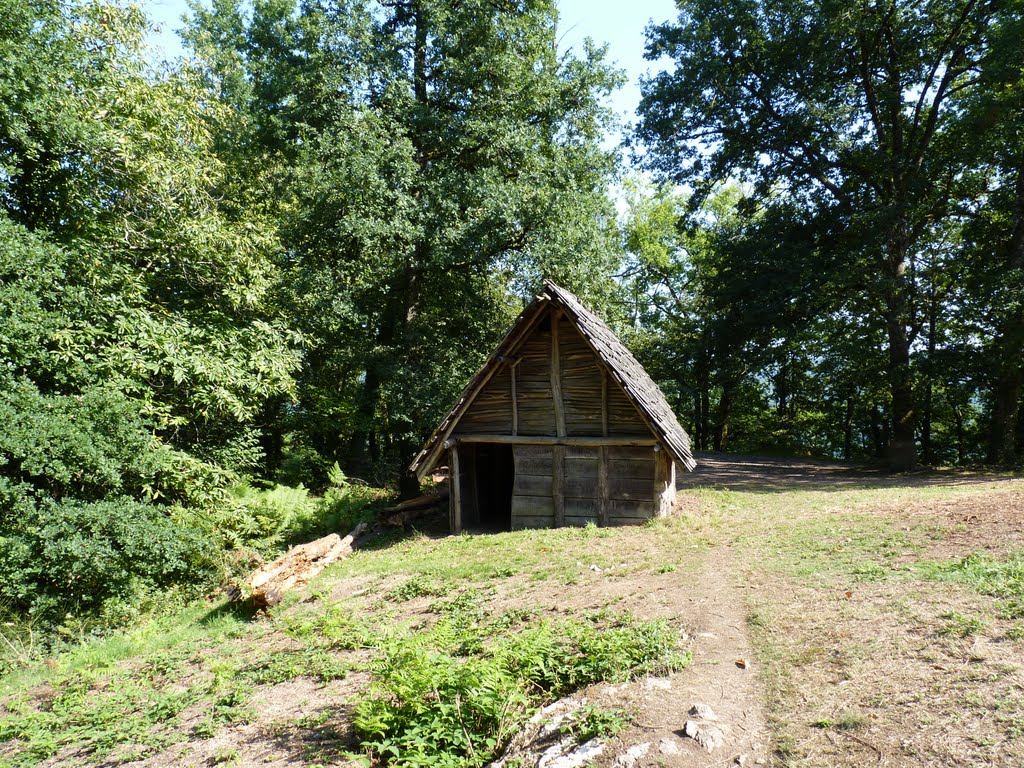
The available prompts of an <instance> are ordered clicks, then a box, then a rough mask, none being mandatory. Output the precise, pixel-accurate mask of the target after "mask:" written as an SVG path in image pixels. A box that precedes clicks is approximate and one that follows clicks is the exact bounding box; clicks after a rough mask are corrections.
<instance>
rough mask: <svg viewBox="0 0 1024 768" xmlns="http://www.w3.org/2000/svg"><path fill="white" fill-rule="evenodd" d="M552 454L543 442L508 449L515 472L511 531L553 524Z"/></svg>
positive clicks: (552, 451) (550, 448) (546, 526)
mask: <svg viewBox="0 0 1024 768" xmlns="http://www.w3.org/2000/svg"><path fill="white" fill-rule="evenodd" d="M553 455H554V450H553V448H552V447H551V446H547V445H517V446H515V447H514V448H513V449H512V457H513V461H514V462H515V471H516V476H515V483H514V485H513V486H512V530H517V529H520V528H551V527H553V526H554V524H555V500H554V496H553V495H552V483H553V477H552V476H553V472H552V457H553Z"/></svg>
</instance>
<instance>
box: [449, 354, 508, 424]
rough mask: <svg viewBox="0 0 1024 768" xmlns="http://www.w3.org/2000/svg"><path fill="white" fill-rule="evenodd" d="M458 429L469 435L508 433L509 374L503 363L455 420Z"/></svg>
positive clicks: (506, 366) (506, 365)
mask: <svg viewBox="0 0 1024 768" xmlns="http://www.w3.org/2000/svg"><path fill="white" fill-rule="evenodd" d="M458 431H459V432H463V433H465V434H469V435H511V434H512V377H511V374H510V372H509V366H508V364H507V363H503V364H502V366H501V368H499V369H498V370H497V371H495V372H494V376H492V377H491V380H490V381H489V382H487V386H485V387H484V388H483V389H482V390H480V394H478V395H477V396H476V399H475V400H474V401H473V402H472V404H471V405H470V406H469V409H468V410H467V411H466V412H465V413H464V414H463V415H462V418H461V419H460V420H459V426H458Z"/></svg>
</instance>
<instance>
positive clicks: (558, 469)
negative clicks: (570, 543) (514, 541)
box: [551, 309, 565, 528]
mask: <svg viewBox="0 0 1024 768" xmlns="http://www.w3.org/2000/svg"><path fill="white" fill-rule="evenodd" d="M561 322H562V312H561V310H557V309H556V310H554V311H553V312H552V313H551V399H552V401H553V402H554V404H555V433H556V434H557V435H558V436H559V437H565V406H564V404H563V402H562V353H561V350H560V349H559V344H558V326H559V324H560V323H561ZM564 476H565V446H564V445H554V446H552V447H551V497H552V499H553V501H554V503H555V527H556V528H561V527H562V526H564V525H565V493H564V487H565V478H564Z"/></svg>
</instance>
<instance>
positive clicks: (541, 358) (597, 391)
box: [457, 318, 650, 437]
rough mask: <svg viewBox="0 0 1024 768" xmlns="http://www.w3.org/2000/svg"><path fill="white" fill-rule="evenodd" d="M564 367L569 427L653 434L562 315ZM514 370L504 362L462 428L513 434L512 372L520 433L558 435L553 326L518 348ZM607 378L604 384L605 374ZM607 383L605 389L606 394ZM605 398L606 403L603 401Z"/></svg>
mask: <svg viewBox="0 0 1024 768" xmlns="http://www.w3.org/2000/svg"><path fill="white" fill-rule="evenodd" d="M558 337H559V339H558V351H559V357H558V359H559V368H560V375H561V383H562V387H561V389H562V402H563V410H564V413H565V431H566V434H568V435H577V436H590V437H596V436H600V435H602V434H604V433H605V417H604V416H603V415H602V408H603V407H604V408H606V409H607V411H606V412H607V417H606V418H607V433H608V434H609V435H623V436H634V435H635V436H642V435H648V434H650V430H649V429H648V427H647V425H646V424H645V423H644V420H643V419H642V418H641V416H640V414H639V412H638V411H637V410H636V408H635V407H634V406H633V404H632V403H631V402H630V401H629V398H627V397H626V395H625V393H623V392H622V390H621V389H620V388H619V385H618V384H617V383H616V382H615V381H614V380H612V379H611V377H610V376H609V375H608V374H607V373H605V372H604V369H603V366H601V364H600V362H599V361H598V359H597V356H596V355H595V354H594V353H593V352H592V351H591V349H590V347H589V346H588V345H587V342H586V340H585V339H584V338H583V336H582V335H581V334H580V332H579V331H578V330H576V327H575V326H574V325H573V324H572V323H571V322H570V321H569V320H567V319H565V318H562V319H561V320H560V321H559V326H558ZM513 357H514V358H516V359H517V360H518V361H519V362H518V364H517V365H516V368H515V369H514V374H513V369H512V367H511V366H510V365H509V363H507V362H506V363H503V364H502V365H501V367H500V368H499V369H498V370H497V371H496V372H495V373H494V375H493V376H492V377H491V380H490V381H489V382H488V383H487V385H486V386H485V387H484V388H483V389H482V390H481V391H480V393H479V394H478V395H477V396H476V398H475V399H474V400H473V403H472V404H471V405H470V406H469V408H468V409H467V410H466V413H464V414H463V415H462V418H461V419H460V420H459V425H458V428H457V431H458V432H459V433H462V434H469V435H511V434H513V416H512V410H513V409H512V389H513V387H512V376H513V375H514V376H515V379H516V380H515V391H516V406H517V407H516V411H517V413H516V419H515V421H516V429H515V430H514V431H515V432H516V433H517V434H520V435H555V434H556V433H557V430H556V425H555V404H554V399H553V398H552V395H551V331H550V329H549V328H545V327H544V326H540V327H538V328H537V329H535V330H534V331H533V332H532V333H531V334H530V335H529V336H528V337H527V338H526V339H525V340H524V341H523V343H522V344H521V345H520V346H519V348H518V349H516V351H515V353H514V355H513ZM603 377H604V378H605V379H606V380H605V382H604V384H603V385H602V378H603ZM602 388H603V390H604V391H603V394H602ZM602 398H603V399H604V406H602Z"/></svg>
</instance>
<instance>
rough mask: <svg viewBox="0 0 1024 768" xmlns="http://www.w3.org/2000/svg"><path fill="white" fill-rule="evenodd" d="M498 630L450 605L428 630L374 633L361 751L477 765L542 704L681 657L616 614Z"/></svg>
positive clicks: (683, 660) (596, 724)
mask: <svg viewBox="0 0 1024 768" xmlns="http://www.w3.org/2000/svg"><path fill="white" fill-rule="evenodd" d="M504 628H505V627H504V624H503V620H502V619H501V618H498V619H491V618H485V617H481V616H479V615H478V614H477V615H474V614H473V613H470V614H469V615H466V614H464V613H462V612H451V613H448V614H444V615H442V617H441V618H439V620H438V621H437V622H436V623H435V624H434V625H433V627H431V629H430V630H429V631H426V632H410V633H403V634H401V635H398V636H393V637H388V638H385V639H383V640H382V641H381V644H380V651H381V653H380V656H379V657H378V659H377V660H376V661H375V662H374V664H373V667H372V668H373V673H374V682H373V684H372V685H371V687H370V690H369V692H368V693H367V694H366V695H364V696H363V697H362V698H361V699H360V700H359V701H358V702H357V704H356V707H355V715H354V718H353V722H354V725H355V728H356V733H357V734H358V736H359V738H360V746H361V748H362V749H363V750H364V751H365V752H366V754H368V755H369V756H370V757H371V758H374V759H376V760H379V761H382V762H387V763H388V764H389V765H394V766H437V767H439V768H469V767H470V766H478V765H484V764H486V763H489V762H490V761H492V760H493V759H495V758H496V757H498V756H499V755H500V754H501V752H502V750H503V748H504V746H505V745H506V743H507V742H508V740H509V738H510V737H511V736H512V735H513V734H514V733H516V732H517V731H519V730H520V729H521V728H522V726H523V725H524V724H525V722H526V721H527V720H528V719H529V717H530V716H531V715H532V714H533V712H534V711H535V710H536V709H537V708H538V707H540V706H543V705H544V704H545V703H548V702H550V701H552V700H555V699H558V698H561V697H562V696H565V695H567V694H569V693H571V692H573V691H575V690H578V689H580V688H582V687H584V686H587V685H590V684H592V683H596V682H600V681H621V680H626V679H628V678H630V677H632V676H633V675H637V674H641V673H644V672H655V671H656V672H665V671H669V670H674V669H679V668H682V667H683V666H685V665H686V664H687V663H688V661H689V658H688V657H687V656H685V655H683V654H680V653H679V652H678V651H677V650H676V645H677V641H678V637H677V634H676V633H675V632H674V631H673V630H672V629H671V628H670V627H669V626H668V625H667V624H666V623H664V622H658V621H655V622H644V621H636V620H635V619H633V618H632V617H631V616H629V615H625V614H623V615H617V614H610V613H605V612H600V613H597V614H594V615H591V616H589V617H585V618H583V619H560V620H532V621H529V623H527V624H526V625H525V626H522V627H520V628H518V629H516V630H513V631H509V632H507V633H502V631H501V630H502V629H504ZM619 720H622V718H621V717H619V716H618V715H614V716H613V717H612V718H611V719H608V718H605V719H604V720H602V719H601V718H599V717H598V716H597V715H596V714H595V715H594V716H593V717H591V718H589V719H585V720H583V721H581V722H580V723H579V727H580V731H581V734H590V733H591V732H592V733H593V735H597V734H598V733H602V734H609V733H612V732H616V729H617V728H619V729H621V727H622V725H624V724H625V721H624V720H622V723H621V724H620V723H619Z"/></svg>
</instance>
